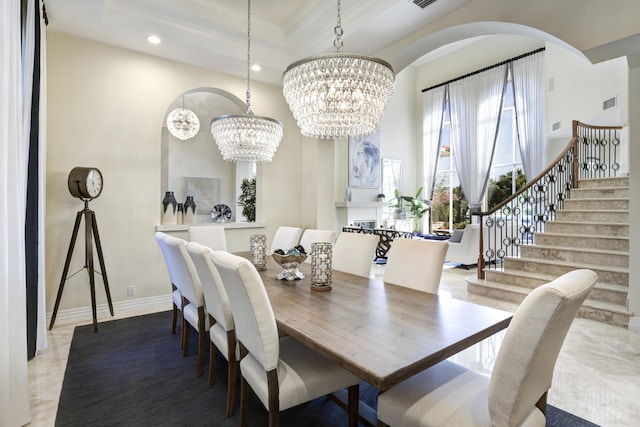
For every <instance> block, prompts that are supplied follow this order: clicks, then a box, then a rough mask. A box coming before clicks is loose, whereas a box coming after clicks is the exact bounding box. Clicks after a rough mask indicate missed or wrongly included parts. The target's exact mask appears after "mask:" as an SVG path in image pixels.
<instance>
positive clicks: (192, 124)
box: [167, 95, 200, 141]
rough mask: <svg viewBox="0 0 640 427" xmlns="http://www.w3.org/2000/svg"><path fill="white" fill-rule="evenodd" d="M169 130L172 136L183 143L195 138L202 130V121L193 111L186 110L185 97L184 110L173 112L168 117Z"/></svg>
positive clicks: (179, 109) (178, 109) (177, 109)
mask: <svg viewBox="0 0 640 427" xmlns="http://www.w3.org/2000/svg"><path fill="white" fill-rule="evenodd" d="M167 129H169V132H170V133H171V135H173V136H175V137H176V138H178V139H179V140H181V141H186V140H187V139H190V138H193V137H194V136H195V135H196V134H197V133H198V131H199V130H200V120H198V116H196V113H194V112H193V111H191V110H188V109H186V108H184V95H183V96H182V108H176V109H174V110H172V111H171V112H170V113H169V115H168V116H167Z"/></svg>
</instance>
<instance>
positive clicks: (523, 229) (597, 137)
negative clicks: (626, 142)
mask: <svg viewBox="0 0 640 427" xmlns="http://www.w3.org/2000/svg"><path fill="white" fill-rule="evenodd" d="M572 128H573V129H572V130H573V136H572V138H571V141H569V144H568V145H567V146H566V148H565V149H564V150H563V151H562V153H560V154H559V155H558V157H556V159H555V160H554V161H553V162H552V163H551V165H549V166H548V167H547V168H546V169H545V170H544V171H542V172H541V173H540V174H539V175H538V176H536V177H535V178H534V179H532V180H530V181H529V182H527V184H526V185H525V186H524V187H522V188H521V189H520V190H518V191H517V192H516V193H515V194H513V195H512V196H511V197H509V198H507V199H506V200H504V201H503V202H502V203H500V204H499V205H497V206H495V207H494V208H492V209H491V210H489V211H487V212H482V211H478V212H472V215H475V216H479V217H480V218H479V221H478V222H479V223H480V224H482V227H480V239H479V240H480V242H479V248H478V278H479V279H484V277H485V274H484V272H485V268H489V269H498V268H501V267H502V265H503V262H504V258H506V257H511V258H518V257H519V256H520V246H521V245H528V244H532V243H533V236H534V234H535V233H540V232H544V231H546V224H547V222H548V221H553V220H554V219H555V217H556V212H557V211H559V210H560V209H562V208H563V206H564V201H565V200H566V199H568V198H569V196H570V194H571V189H573V188H576V187H577V186H578V180H579V179H588V178H611V177H616V176H618V172H619V170H620V129H621V127H620V126H590V125H587V124H584V123H580V122H578V121H577V120H574V121H573V123H572Z"/></svg>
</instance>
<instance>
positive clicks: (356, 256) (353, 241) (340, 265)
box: [332, 231, 380, 277]
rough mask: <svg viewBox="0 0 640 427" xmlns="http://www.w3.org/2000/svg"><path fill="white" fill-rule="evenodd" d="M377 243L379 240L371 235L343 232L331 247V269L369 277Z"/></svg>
mask: <svg viewBox="0 0 640 427" xmlns="http://www.w3.org/2000/svg"><path fill="white" fill-rule="evenodd" d="M379 241H380V238H379V237H378V236H376V235H373V234H364V233H350V232H347V231H343V232H342V233H340V234H339V235H338V239H337V240H336V244H335V245H334V247H333V265H332V268H333V269H334V270H339V271H344V272H346V273H351V274H356V275H358V276H363V277H369V275H370V274H371V265H372V264H373V258H374V257H375V253H376V247H377V246H378V242H379Z"/></svg>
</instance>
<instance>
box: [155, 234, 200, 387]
mask: <svg viewBox="0 0 640 427" xmlns="http://www.w3.org/2000/svg"><path fill="white" fill-rule="evenodd" d="M162 240H163V241H164V243H165V244H166V247H167V254H168V255H169V257H170V258H171V263H172V264H173V265H174V267H175V272H176V278H175V280H176V281H177V283H176V286H177V287H178V289H180V293H181V294H182V331H183V332H182V354H183V356H187V355H188V352H189V335H190V334H189V329H188V325H191V326H193V328H195V330H196V331H198V376H201V375H202V365H203V363H204V341H205V334H206V331H207V328H208V323H207V319H206V316H205V309H204V294H203V293H202V286H201V285H200V278H199V277H198V272H197V271H196V268H195V266H194V265H193V261H191V257H190V256H189V253H188V252H187V242H186V241H185V240H183V239H180V238H177V237H173V236H170V235H168V234H165V235H164V236H163V239H162Z"/></svg>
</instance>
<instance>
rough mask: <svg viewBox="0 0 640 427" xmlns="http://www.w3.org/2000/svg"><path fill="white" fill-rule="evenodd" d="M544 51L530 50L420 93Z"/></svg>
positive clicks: (539, 49)
mask: <svg viewBox="0 0 640 427" xmlns="http://www.w3.org/2000/svg"><path fill="white" fill-rule="evenodd" d="M544 50H545V48H544V47H541V48H538V49H536V50H532V51H531V52H527V53H523V54H522V55H518V56H514V57H513V58H510V59H507V60H506V61H502V62H498V63H497V64H493V65H489V66H488V67H484V68H481V69H479V70H476V71H472V72H470V73H467V74H465V75H463V76H460V77H456V78H453V79H451V80H447V81H446V82H443V83H438V84H437V85H434V86H431V87H428V88H426V89H422V92H426V91H428V90H431V89H435V88H437V87H440V86H444V85H446V84H449V83H453V82H455V81H458V80H462V79H466V78H467V77H471V76H474V75H476V74H479V73H482V72H483V71H487V70H490V69H492V68H496V67H500V66H501V65H505V64H508V63H509V62H513V61H517V60H518V59H522V58H526V57H527V56H531V55H535V54H536V53H540V52H544Z"/></svg>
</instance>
